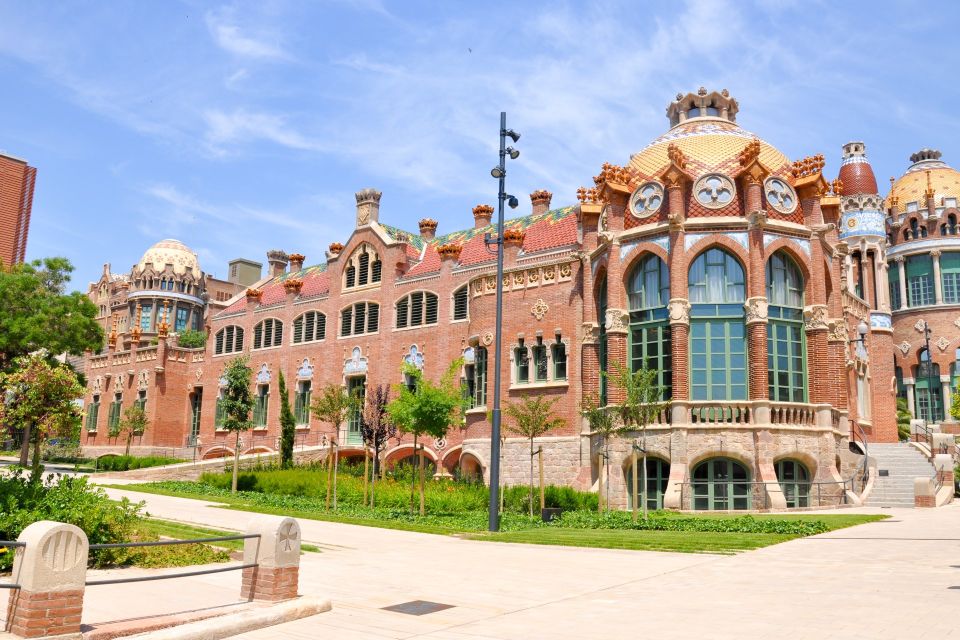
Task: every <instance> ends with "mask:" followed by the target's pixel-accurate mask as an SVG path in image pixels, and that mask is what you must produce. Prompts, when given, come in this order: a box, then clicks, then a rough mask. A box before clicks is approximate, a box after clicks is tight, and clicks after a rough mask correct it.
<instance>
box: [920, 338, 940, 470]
mask: <svg viewBox="0 0 960 640" xmlns="http://www.w3.org/2000/svg"><path fill="white" fill-rule="evenodd" d="M932 333H933V332H932V331H931V330H930V324H929V323H928V322H927V321H926V320H924V321H923V342H924V345H925V347H926V349H927V361H926V362H924V363H923V366H924V367H926V371H925V372H924V373H925V374H926V376H927V406H928V407H929V409H928V411H929V414H928V415H929V416H930V422H933V421H934V420H936V415H935V414H934V410H933V404H934V403H933V398H934V396H933V390H934V388H935V387H934V380H933V353H931V351H930V336H931V334H932ZM936 382H939V380H937V381H936ZM927 433H929V431H928V432H927ZM930 439H931V447H932V444H933V436H932V435H931V436H930ZM932 450H933V449H932V448H931V451H932Z"/></svg>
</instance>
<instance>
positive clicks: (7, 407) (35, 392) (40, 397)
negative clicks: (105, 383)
mask: <svg viewBox="0 0 960 640" xmlns="http://www.w3.org/2000/svg"><path fill="white" fill-rule="evenodd" d="M12 364H13V370H12V371H11V372H9V373H6V374H3V373H0V389H3V390H4V396H0V426H2V427H3V428H4V429H6V430H7V431H8V432H13V431H16V430H23V432H24V437H25V438H26V437H27V436H28V435H29V440H27V441H26V442H25V443H24V444H25V449H26V448H27V447H29V443H32V444H33V465H32V466H33V468H32V470H31V476H30V479H31V481H33V482H39V481H40V479H41V474H42V473H43V467H41V465H40V450H41V447H42V445H43V441H44V440H45V439H46V438H48V437H49V436H51V435H57V434H61V433H67V432H68V431H69V430H70V429H71V428H73V425H74V424H75V423H76V420H77V418H78V416H79V412H80V410H79V407H78V405H77V401H78V400H79V399H80V398H82V397H83V392H84V389H83V386H82V385H81V384H80V382H79V381H78V380H77V374H76V373H74V371H73V369H71V368H70V367H69V366H67V365H64V364H61V363H59V362H56V361H54V360H52V359H51V358H50V357H49V354H48V353H47V352H46V351H43V350H40V351H38V352H35V353H32V354H30V355H28V356H21V357H18V358H15V359H14V361H13V363H12ZM23 463H24V466H26V465H25V463H26V460H24V461H23Z"/></svg>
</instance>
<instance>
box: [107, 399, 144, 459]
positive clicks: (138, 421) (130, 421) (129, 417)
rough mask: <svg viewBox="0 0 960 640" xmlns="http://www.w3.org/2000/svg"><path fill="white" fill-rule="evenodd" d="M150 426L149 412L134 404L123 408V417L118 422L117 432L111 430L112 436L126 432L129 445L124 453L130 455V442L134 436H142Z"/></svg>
mask: <svg viewBox="0 0 960 640" xmlns="http://www.w3.org/2000/svg"><path fill="white" fill-rule="evenodd" d="M148 426H150V421H149V419H147V412H146V411H144V410H143V408H142V407H140V406H138V405H135V404H134V405H131V406H129V407H127V408H126V409H124V410H123V417H122V418H120V422H119V423H117V429H116V433H114V432H112V431H111V433H110V436H111V437H117V436H119V435H121V434H126V436H127V446H126V448H125V449H124V452H123V455H125V456H128V455H130V443H131V442H132V441H133V436H142V435H143V432H144V431H146V430H147V427H148Z"/></svg>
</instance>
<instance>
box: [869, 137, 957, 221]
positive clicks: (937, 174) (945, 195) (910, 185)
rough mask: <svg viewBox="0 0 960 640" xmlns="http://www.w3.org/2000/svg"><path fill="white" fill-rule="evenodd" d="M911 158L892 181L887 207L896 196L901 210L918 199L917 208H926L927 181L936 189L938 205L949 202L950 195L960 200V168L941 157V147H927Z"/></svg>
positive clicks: (935, 197) (934, 199)
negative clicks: (935, 148)
mask: <svg viewBox="0 0 960 640" xmlns="http://www.w3.org/2000/svg"><path fill="white" fill-rule="evenodd" d="M910 159H911V160H913V164H912V165H910V168H909V169H907V172H906V173H904V174H903V175H902V176H900V178H899V179H898V180H896V181H895V182H894V183H893V185H891V187H890V193H889V194H888V195H887V199H886V201H885V202H884V208H887V207H888V206H889V205H890V201H891V200H890V199H891V197H893V196H896V198H897V210H898V211H907V206H908V205H909V204H910V203H913V202H915V203H917V209H921V210H922V209H926V207H927V188H928V184H929V188H931V189H933V193H934V196H933V202H934V205H935V206H936V207H943V206H947V205H948V204H949V203H947V202H946V200H947V199H950V198H953V199H954V200H955V201H960V171H957V170H956V169H953V168H952V167H950V166H949V165H947V163H945V162H943V161H942V160H940V152H939V151H933V150H931V149H924V150H923V151H920V152H918V153H915V154H913V155H912V156H911V157H910ZM928 181H929V182H928ZM953 206H956V204H954V205H953Z"/></svg>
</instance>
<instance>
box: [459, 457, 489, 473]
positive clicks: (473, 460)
mask: <svg viewBox="0 0 960 640" xmlns="http://www.w3.org/2000/svg"><path fill="white" fill-rule="evenodd" d="M468 465H469V466H468ZM459 466H460V468H461V470H462V469H464V468H470V469H471V470H473V469H475V470H476V472H477V475H479V476H480V478H481V480H482V479H483V478H484V476H485V475H486V472H487V466H486V464H484V462H483V460H482V459H481V457H480V456H479V455H478V454H476V453H474V452H472V451H464V452H463V453H462V454H461V455H460V460H459Z"/></svg>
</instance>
